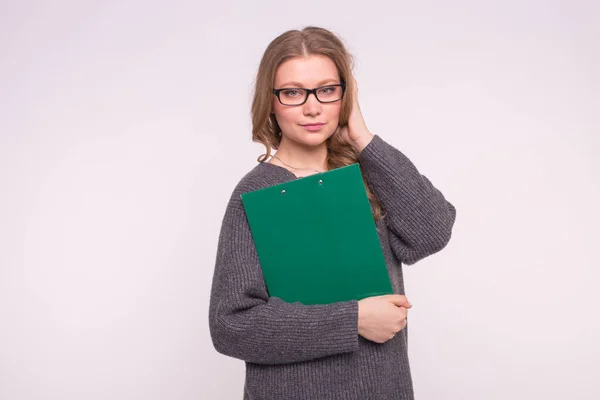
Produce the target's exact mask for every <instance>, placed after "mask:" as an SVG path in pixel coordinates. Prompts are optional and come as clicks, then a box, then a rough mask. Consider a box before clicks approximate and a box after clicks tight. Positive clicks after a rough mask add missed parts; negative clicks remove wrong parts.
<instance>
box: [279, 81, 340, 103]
mask: <svg viewBox="0 0 600 400" xmlns="http://www.w3.org/2000/svg"><path fill="white" fill-rule="evenodd" d="M332 86H340V87H341V88H342V95H341V96H340V98H339V99H337V100H332V101H321V100H320V99H319V96H317V90H319V89H323V88H327V87H332ZM294 89H296V90H304V91H305V92H306V96H305V97H304V101H303V102H302V103H298V104H285V103H284V102H282V101H281V97H279V93H281V91H282V90H294ZM311 93H312V94H314V95H315V99H317V101H318V102H319V103H323V104H327V103H335V102H336V101H340V100H341V99H343V98H344V94H345V93H346V82H344V81H342V82H341V83H335V84H333V85H323V86H319V87H316V88H314V89H307V88H296V87H289V88H281V89H273V94H274V95H275V96H277V100H279V102H280V103H281V104H283V105H284V106H289V107H295V106H301V105H302V104H304V103H306V102H307V101H308V96H310V94H311Z"/></svg>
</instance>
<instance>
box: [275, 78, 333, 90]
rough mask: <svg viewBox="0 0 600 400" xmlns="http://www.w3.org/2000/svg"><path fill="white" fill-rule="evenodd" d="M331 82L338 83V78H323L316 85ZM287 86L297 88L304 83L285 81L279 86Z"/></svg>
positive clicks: (301, 86)
mask: <svg viewBox="0 0 600 400" xmlns="http://www.w3.org/2000/svg"><path fill="white" fill-rule="evenodd" d="M331 82H335V83H336V84H338V79H333V78H329V79H325V80H323V81H321V82H319V83H318V84H317V86H316V87H321V86H323V85H325V84H327V83H331ZM288 86H292V87H297V88H303V87H304V85H302V84H301V83H298V82H286V83H284V84H282V85H281V86H280V87H288Z"/></svg>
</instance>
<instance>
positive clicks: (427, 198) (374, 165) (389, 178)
mask: <svg viewBox="0 0 600 400" xmlns="http://www.w3.org/2000/svg"><path fill="white" fill-rule="evenodd" d="M359 162H360V165H361V170H362V172H363V174H365V177H366V179H367V182H368V185H369V187H370V188H371V190H372V191H373V193H374V194H375V197H377V200H378V201H379V203H380V204H381V206H382V208H383V212H384V214H385V218H384V220H385V221H386V225H387V227H388V229H389V232H390V246H391V248H392V251H393V252H394V254H395V255H396V257H398V259H399V260H400V261H401V262H403V263H404V264H408V265H410V264H414V263H416V262H417V261H419V260H421V259H423V258H425V257H427V256H429V255H431V254H434V253H436V252H438V251H440V250H441V249H443V248H444V247H445V246H446V244H447V243H448V241H449V240H450V237H451V235H452V227H453V225H454V221H455V219H456V209H455V207H454V206H453V205H452V204H450V203H449V202H448V201H446V199H445V198H444V196H443V195H442V193H441V192H440V191H439V190H438V189H436V188H435V187H434V186H433V185H432V184H431V182H430V181H429V180H428V179H427V178H426V177H425V176H423V175H421V174H420V173H419V171H417V168H416V167H415V166H414V164H413V163H412V162H411V161H410V160H409V159H408V158H407V157H406V156H405V155H404V154H402V153H401V152H400V151H399V150H398V149H396V148H394V147H393V146H391V145H390V144H388V143H386V142H385V141H384V140H383V139H382V138H381V137H380V136H378V135H375V137H374V138H373V139H372V140H371V142H370V143H369V144H368V145H367V146H366V147H365V148H364V149H363V150H362V151H361V153H360V155H359Z"/></svg>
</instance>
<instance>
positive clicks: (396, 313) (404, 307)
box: [358, 294, 412, 343]
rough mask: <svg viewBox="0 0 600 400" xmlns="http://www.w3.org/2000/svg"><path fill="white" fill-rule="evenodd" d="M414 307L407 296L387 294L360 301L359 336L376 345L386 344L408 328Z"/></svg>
mask: <svg viewBox="0 0 600 400" xmlns="http://www.w3.org/2000/svg"><path fill="white" fill-rule="evenodd" d="M411 307H412V305H411V304H410V303H409V302H408V299H407V298H406V296H403V295H400V294H386V295H383V296H374V297H367V298H364V299H362V300H359V301H358V334H359V335H360V336H362V337H364V338H365V339H368V340H370V341H372V342H376V343H385V342H387V341H388V340H390V339H391V338H393V337H394V335H395V334H396V333H397V332H399V331H401V330H402V329H404V328H405V327H406V315H407V313H408V309H409V308H411Z"/></svg>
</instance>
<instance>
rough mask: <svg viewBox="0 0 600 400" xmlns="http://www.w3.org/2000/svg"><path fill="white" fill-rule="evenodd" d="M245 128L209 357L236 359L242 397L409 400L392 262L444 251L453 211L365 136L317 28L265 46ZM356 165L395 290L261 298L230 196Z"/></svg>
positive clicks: (330, 46)
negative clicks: (243, 161)
mask: <svg viewBox="0 0 600 400" xmlns="http://www.w3.org/2000/svg"><path fill="white" fill-rule="evenodd" d="M252 123H253V132H252V138H253V140H254V141H257V142H260V143H262V144H264V145H265V147H266V154H265V155H263V156H261V157H259V160H258V161H259V164H258V165H257V166H256V167H254V168H253V169H252V170H251V171H250V172H249V173H248V174H247V175H246V176H244V177H243V178H242V179H241V181H240V182H239V184H238V185H237V187H236V188H235V190H234V191H233V194H232V196H231V199H230V201H229V204H228V205H227V209H226V212H225V216H224V218H223V224H222V227H221V233H220V237H219V244H218V251H217V258H216V265H215V271H214V277H213V283H212V291H211V298H210V309H209V320H210V321H209V322H210V332H211V337H212V340H213V344H214V346H215V348H216V350H217V351H219V352H220V353H222V354H225V355H228V356H231V357H235V358H239V359H241V360H244V361H245V362H246V381H245V385H244V399H250V400H254V399H256V400H271V399H272V400H296V399H297V400H312V399H315V400H316V399H319V400H321V399H327V400H333V399H339V400H366V399H369V400H378V399H381V400H389V399H412V398H413V397H414V395H413V387H412V379H411V374H410V368H409V362H408V355H407V334H406V316H407V312H408V309H409V308H411V305H410V303H409V302H408V300H407V299H406V297H405V296H404V284H403V279H402V264H414V263H415V262H417V261H418V260H421V259H423V258H424V257H426V256H428V255H431V254H433V253H436V252H438V251H439V250H441V249H442V248H443V247H445V246H446V244H447V243H448V241H449V240H450V236H451V232H452V227H453V224H454V220H455V217H456V210H455V208H454V207H453V206H452V204H450V203H449V202H448V201H446V200H445V198H444V196H443V195H442V193H440V191H438V190H437V189H436V188H435V187H434V186H433V185H432V184H431V183H430V181H429V180H428V179H427V178H426V177H425V176H423V175H421V174H420V173H419V172H418V171H417V169H416V168H415V166H414V165H413V164H412V162H411V161H410V160H409V159H408V158H407V157H406V156H405V155H404V154H403V153H401V152H400V151H399V150H397V149H396V148H394V147H392V146H391V145H390V144H388V143H386V142H385V141H384V140H383V139H382V138H381V137H380V136H378V135H374V134H373V133H371V132H370V131H369V130H368V128H367V125H366V124H365V121H364V119H363V116H362V114H361V111H360V108H359V105H358V98H357V85H356V82H355V80H354V78H353V76H352V72H351V57H350V55H349V54H348V52H347V51H346V49H345V48H344V45H343V44H342V42H341V41H340V40H339V38H337V37H336V36H335V35H334V34H332V33H331V32H329V31H327V30H325V29H321V28H316V27H308V28H305V29H303V30H302V31H297V30H293V31H288V32H285V33H284V34H282V35H281V36H279V37H277V38H276V39H275V40H273V42H271V44H270V45H269V46H268V47H267V49H266V51H265V53H264V55H263V58H262V62H261V64H260V67H259V69H258V75H257V79H256V88H255V93H254V102H253V105H252ZM271 149H275V150H277V152H276V154H274V155H272V156H271ZM356 162H358V163H360V167H361V170H362V173H363V176H364V178H365V183H366V185H365V186H366V188H367V192H368V195H369V199H370V201H371V204H372V208H373V216H374V219H375V221H376V224H377V228H378V231H379V236H380V237H379V238H380V241H381V246H382V249H383V252H384V255H385V260H386V263H387V267H388V272H389V275H390V279H391V281H392V287H393V289H394V293H395V294H393V295H387V296H376V297H369V298H366V299H362V300H360V301H356V300H354V301H346V302H338V303H334V304H325V305H310V306H306V305H303V304H301V303H293V304H290V303H286V302H284V301H282V300H281V299H279V298H277V297H269V295H268V292H267V288H266V286H265V282H264V278H263V275H262V271H261V266H260V263H259V260H258V256H257V253H256V248H255V246H254V242H253V240H252V234H251V232H250V228H249V226H248V221H247V219H246V215H245V212H244V207H243V204H242V202H241V199H240V194H242V193H246V192H250V191H254V190H258V189H261V188H264V187H268V186H272V185H276V184H280V183H284V182H287V181H290V180H294V179H297V178H299V177H302V176H307V175H310V174H314V173H318V172H323V171H327V170H331V169H334V168H338V167H341V166H345V165H349V164H353V163H356ZM348 217H349V218H351V217H352V216H348ZM273 223H274V224H277V223H278V222H277V216H276V215H273Z"/></svg>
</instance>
